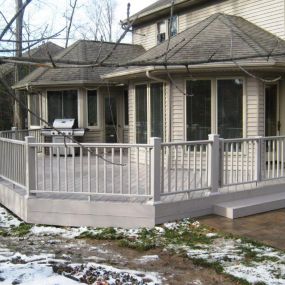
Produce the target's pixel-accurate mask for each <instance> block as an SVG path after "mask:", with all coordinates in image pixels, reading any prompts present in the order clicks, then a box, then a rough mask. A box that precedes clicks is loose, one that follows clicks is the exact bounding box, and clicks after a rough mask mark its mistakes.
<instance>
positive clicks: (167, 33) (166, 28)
mask: <svg viewBox="0 0 285 285" xmlns="http://www.w3.org/2000/svg"><path fill="white" fill-rule="evenodd" d="M177 33H178V17H177V15H174V16H172V19H170V18H169V19H167V20H163V21H160V22H158V23H157V43H158V44H160V43H163V42H164V41H165V40H167V39H169V38H171V37H174V36H175V35H177Z"/></svg>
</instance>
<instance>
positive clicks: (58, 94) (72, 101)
mask: <svg viewBox="0 0 285 285" xmlns="http://www.w3.org/2000/svg"><path fill="white" fill-rule="evenodd" d="M47 98H48V121H49V123H51V124H52V123H53V121H54V120H55V119H62V118H66V119H73V118H74V119H76V120H77V119H78V115H77V106H78V104H77V90H64V91H48V92H47Z"/></svg>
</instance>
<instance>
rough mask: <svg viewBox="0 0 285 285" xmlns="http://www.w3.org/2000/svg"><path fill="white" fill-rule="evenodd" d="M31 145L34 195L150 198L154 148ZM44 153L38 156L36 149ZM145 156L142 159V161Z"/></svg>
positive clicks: (143, 146) (148, 146) (98, 145)
mask: <svg viewBox="0 0 285 285" xmlns="http://www.w3.org/2000/svg"><path fill="white" fill-rule="evenodd" d="M82 146H83V147H84V148H81V147H78V145H77V144H66V145H64V144H53V143H42V144H39V143H31V144H29V147H30V148H31V149H33V156H34V159H35V181H34V188H32V189H31V191H30V192H31V193H58V194H80V195H87V196H95V195H100V196H102V195H108V196H133V197H150V196H151V193H150V189H151V187H150V183H151V177H150V175H151V173H150V169H151V152H152V150H153V147H152V146H151V145H130V144H86V143H83V144H82ZM38 147H40V148H42V149H43V153H41V154H37V152H36V151H35V149H36V148H38ZM140 156H143V158H140Z"/></svg>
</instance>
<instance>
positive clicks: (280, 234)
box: [198, 209, 285, 250]
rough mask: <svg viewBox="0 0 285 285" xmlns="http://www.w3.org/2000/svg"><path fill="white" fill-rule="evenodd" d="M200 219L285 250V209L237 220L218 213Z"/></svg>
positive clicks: (217, 227) (226, 231) (220, 228)
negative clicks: (217, 214)
mask: <svg viewBox="0 0 285 285" xmlns="http://www.w3.org/2000/svg"><path fill="white" fill-rule="evenodd" d="M198 220H199V221H200V222H201V223H202V224H205V225H208V226H210V227H213V228H215V229H217V230H220V231H223V232H225V233H232V234H234V235H239V236H244V237H248V238H251V239H254V240H257V241H260V242H262V243H265V244H268V245H271V246H273V247H276V248H279V249H282V250H285V235H284V233H285V209H281V210H276V211H271V212H267V213H263V214H258V215H254V216H249V217H244V218H239V219H235V220H230V219H227V218H224V217H220V216H216V215H209V216H205V217H201V218H199V219H198Z"/></svg>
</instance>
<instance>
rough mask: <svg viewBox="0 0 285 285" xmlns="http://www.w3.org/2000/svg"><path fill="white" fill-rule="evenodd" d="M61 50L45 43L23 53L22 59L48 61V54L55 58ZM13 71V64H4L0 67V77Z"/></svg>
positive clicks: (55, 45) (52, 44)
mask: <svg viewBox="0 0 285 285" xmlns="http://www.w3.org/2000/svg"><path fill="white" fill-rule="evenodd" d="M62 50H63V47H61V46H58V45H57V44H54V43H52V42H46V43H44V44H41V45H40V46H38V47H36V48H33V49H31V50H30V51H27V52H25V53H23V57H32V56H33V57H37V58H43V59H48V58H49V56H48V53H47V51H48V52H49V53H50V55H51V56H55V55H56V54H58V53H59V52H60V51H62ZM13 70H14V64H13V63H5V64H1V65H0V76H5V75H7V74H8V73H9V72H12V71H13Z"/></svg>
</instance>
